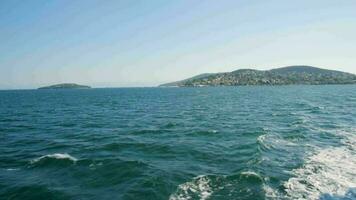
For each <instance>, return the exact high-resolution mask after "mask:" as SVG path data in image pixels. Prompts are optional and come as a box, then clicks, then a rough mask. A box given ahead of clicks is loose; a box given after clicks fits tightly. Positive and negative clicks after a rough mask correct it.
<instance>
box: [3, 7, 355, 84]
mask: <svg viewBox="0 0 356 200" xmlns="http://www.w3.org/2000/svg"><path fill="white" fill-rule="evenodd" d="M355 53H356V1H354V0H338V1H335V0H313V1H311V0H298V1H285V0H280V1H279V0H269V1H263V0H259V1H255V0H231V1H224V0H219V1H216V0H204V1H196V0H186V1H183V0H182V1H180V0H177V1H167V0H152V1H151V0H144V1H135V0H127V1H120V0H113V1H110V0H105V1H101V0H100V1H99V0H97V1H91V0H83V1H81V0H75V1H73V0H58V1H52V0H28V1H23V0H2V1H0V89H11V88H34V87H38V86H43V85H47V84H53V83H61V82H76V83H81V84H89V85H92V86H96V87H103V86H110V87H116V86H117V87H120V86H154V85H157V84H160V83H164V82H169V81H174V80H179V79H183V78H187V77H189V76H192V75H196V74H199V73H204V72H221V71H232V70H236V69H240V68H255V69H270V68H273V67H280V66H287V65H295V64H306V65H314V66H319V67H323V68H328V69H337V70H342V71H347V72H352V73H356V56H355Z"/></svg>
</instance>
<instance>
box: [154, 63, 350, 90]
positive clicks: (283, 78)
mask: <svg viewBox="0 0 356 200" xmlns="http://www.w3.org/2000/svg"><path fill="white" fill-rule="evenodd" d="M325 84H356V75H354V74H351V73H346V72H340V71H335V70H326V69H321V68H317V67H312V66H288V67H282V68H276V69H272V70H255V69H239V70H236V71H232V72H223V73H206V74H200V75H198V76H194V77H192V78H188V79H185V80H182V81H176V82H172V83H166V84H163V85H160V87H202V86H239V85H325Z"/></svg>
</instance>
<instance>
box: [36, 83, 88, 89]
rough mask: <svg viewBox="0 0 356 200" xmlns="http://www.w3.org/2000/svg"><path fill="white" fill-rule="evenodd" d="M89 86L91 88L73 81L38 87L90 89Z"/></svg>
mask: <svg viewBox="0 0 356 200" xmlns="http://www.w3.org/2000/svg"><path fill="white" fill-rule="evenodd" d="M90 88H91V87H90V86H86V85H78V84H75V83H62V84H56V85H50V86H46V87H40V88H38V89H39V90H43V89H90Z"/></svg>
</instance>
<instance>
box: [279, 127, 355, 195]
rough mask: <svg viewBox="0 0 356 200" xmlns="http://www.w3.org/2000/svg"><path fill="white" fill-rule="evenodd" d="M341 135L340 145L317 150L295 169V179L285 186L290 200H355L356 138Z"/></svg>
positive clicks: (345, 134) (346, 134) (351, 135)
mask: <svg viewBox="0 0 356 200" xmlns="http://www.w3.org/2000/svg"><path fill="white" fill-rule="evenodd" d="M340 135H342V136H344V140H342V141H341V142H342V144H341V146H339V147H331V148H326V149H318V150H316V153H315V154H313V155H312V156H310V157H309V158H307V159H306V161H305V164H304V165H303V167H301V168H299V169H295V170H293V174H294V177H292V178H290V179H289V180H288V181H287V182H285V183H284V187H285V188H286V192H287V196H288V197H289V198H290V199H356V192H352V191H354V189H355V188H356V152H355V151H356V135H354V134H353V132H351V133H350V132H349V133H347V132H342V133H341V134H340ZM350 195H351V196H353V197H352V198H349V196H350ZM342 197H344V198H342Z"/></svg>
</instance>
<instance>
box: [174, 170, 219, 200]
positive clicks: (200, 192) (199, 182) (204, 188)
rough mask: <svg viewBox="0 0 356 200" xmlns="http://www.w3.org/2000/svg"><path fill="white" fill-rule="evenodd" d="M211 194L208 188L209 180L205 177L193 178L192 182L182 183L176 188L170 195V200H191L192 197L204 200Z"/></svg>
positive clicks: (209, 187)
mask: <svg viewBox="0 0 356 200" xmlns="http://www.w3.org/2000/svg"><path fill="white" fill-rule="evenodd" d="M212 194H213V191H212V188H211V186H210V179H209V177H207V176H203V175H201V176H198V177H195V178H194V179H193V180H192V181H189V182H186V183H183V184H181V185H179V186H178V189H177V191H176V192H175V193H174V194H172V195H171V196H170V197H169V199H170V200H187V199H192V198H193V197H192V196H193V195H194V196H195V195H196V196H199V198H200V200H206V199H208V198H209V197H210V196H211V195H212Z"/></svg>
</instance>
